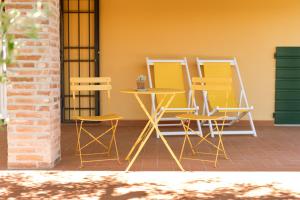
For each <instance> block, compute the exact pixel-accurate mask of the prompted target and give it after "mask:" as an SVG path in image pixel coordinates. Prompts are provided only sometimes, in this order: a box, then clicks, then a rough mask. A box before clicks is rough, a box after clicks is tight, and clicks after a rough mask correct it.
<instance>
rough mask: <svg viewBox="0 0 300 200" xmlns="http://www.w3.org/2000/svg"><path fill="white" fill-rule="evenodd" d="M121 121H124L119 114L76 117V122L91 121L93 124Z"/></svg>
mask: <svg viewBox="0 0 300 200" xmlns="http://www.w3.org/2000/svg"><path fill="white" fill-rule="evenodd" d="M119 119H122V117H121V116H120V115H117V114H107V115H100V116H75V117H74V120H80V121H91V122H99V121H111V120H119Z"/></svg>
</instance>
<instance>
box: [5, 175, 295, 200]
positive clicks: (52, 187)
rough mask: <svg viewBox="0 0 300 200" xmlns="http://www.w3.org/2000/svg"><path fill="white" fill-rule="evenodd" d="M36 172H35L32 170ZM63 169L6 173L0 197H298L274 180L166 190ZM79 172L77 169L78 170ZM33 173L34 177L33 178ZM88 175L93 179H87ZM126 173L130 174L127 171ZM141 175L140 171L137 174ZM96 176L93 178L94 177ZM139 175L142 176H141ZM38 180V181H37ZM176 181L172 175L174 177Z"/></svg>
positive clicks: (198, 182) (188, 185)
mask: <svg viewBox="0 0 300 200" xmlns="http://www.w3.org/2000/svg"><path fill="white" fill-rule="evenodd" d="M34 173H39V172H34ZM64 173H65V172H63V171H62V172H46V173H40V174H39V175H37V176H36V175H34V176H32V175H30V174H29V175H26V172H23V173H20V172H16V173H7V175H2V176H0V196H1V199H2V198H3V199H8V198H16V199H80V198H91V197H93V198H97V199H105V200H106V199H107V200H126V199H174V200H181V199H183V200H184V199H209V200H210V199H262V200H266V199H272V200H273V199H274V200H276V199H299V196H297V195H299V194H295V193H294V192H292V191H289V190H287V189H283V188H280V187H279V186H278V185H276V183H271V184H265V185H255V184H250V183H249V184H238V183H237V184H234V185H229V186H228V187H216V188H215V189H212V190H208V191H204V192H203V191H202V192H201V191H198V190H196V189H193V188H195V187H192V186H195V184H196V185H199V186H201V184H212V185H214V184H217V183H218V182H221V181H220V180H218V179H209V180H206V179H196V180H194V181H188V182H185V183H183V184H182V185H180V190H176V189H174V188H173V189H170V188H169V185H164V184H162V183H160V177H157V181H156V182H151V181H147V179H146V180H145V181H141V182H137V183H135V182H134V183H130V181H128V180H127V179H126V176H125V179H124V177H123V178H121V176H119V175H118V173H114V175H112V174H111V175H107V176H98V175H93V174H90V175H89V176H84V178H83V179H80V181H78V180H77V182H76V181H72V180H71V178H72V176H76V172H72V176H65V177H64ZM78 173H79V172H78ZM35 176H36V177H35ZM43 176H53V177H54V178H53V179H51V181H49V180H46V179H45V180H46V181H40V180H42V179H43ZM56 176H57V177H58V176H60V177H63V178H68V177H69V178H70V180H69V181H70V183H66V182H60V181H56V179H55V177H56ZM91 176H92V177H93V178H91ZM129 176H130V174H129ZM141 176H142V174H141ZM95 178H97V179H95ZM141 178H142V177H141ZM39 181H40V182H39ZM174 181H176V177H174ZM265 189H268V191H270V192H268V194H266V195H257V196H253V197H251V196H250V197H249V193H255V191H260V190H265Z"/></svg>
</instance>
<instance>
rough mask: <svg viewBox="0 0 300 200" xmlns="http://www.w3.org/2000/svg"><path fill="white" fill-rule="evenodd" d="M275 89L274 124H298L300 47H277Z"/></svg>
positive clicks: (299, 111)
mask: <svg viewBox="0 0 300 200" xmlns="http://www.w3.org/2000/svg"><path fill="white" fill-rule="evenodd" d="M275 89H276V94H275V115H274V116H275V124H300V47H277V49H276V86H275Z"/></svg>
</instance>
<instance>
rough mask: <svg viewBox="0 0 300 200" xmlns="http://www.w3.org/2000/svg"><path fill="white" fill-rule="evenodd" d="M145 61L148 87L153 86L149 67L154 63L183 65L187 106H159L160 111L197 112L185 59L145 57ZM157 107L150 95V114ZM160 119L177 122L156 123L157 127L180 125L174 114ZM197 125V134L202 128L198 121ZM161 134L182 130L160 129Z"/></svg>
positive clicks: (170, 134) (197, 108)
mask: <svg viewBox="0 0 300 200" xmlns="http://www.w3.org/2000/svg"><path fill="white" fill-rule="evenodd" d="M146 61H147V72H148V81H149V87H150V88H153V87H155V86H154V85H153V82H152V76H151V67H153V66H154V64H155V63H180V64H181V65H182V66H183V67H185V70H186V76H187V77H186V79H187V83H188V87H189V88H188V98H187V99H188V102H187V105H188V107H187V108H164V107H162V108H161V111H160V112H162V111H164V112H165V113H171V112H177V111H178V112H182V111H187V112H191V111H194V113H195V114H198V110H199V107H198V106H197V105H196V101H195V99H192V94H191V86H192V81H191V76H190V72H189V67H188V63H187V59H186V58H184V59H171V60H168V59H150V58H146ZM156 109H157V105H156V98H155V95H154V94H153V95H151V114H154V113H155V111H156ZM160 121H178V123H168V124H158V126H159V127H174V126H181V123H180V120H179V119H178V118H177V117H176V116H174V117H162V118H161V119H160ZM197 126H198V130H199V134H200V135H202V129H201V124H200V122H199V121H197ZM161 134H162V135H169V136H172V135H184V134H185V132H184V131H161ZM190 134H194V133H193V132H190ZM157 138H159V135H158V134H157Z"/></svg>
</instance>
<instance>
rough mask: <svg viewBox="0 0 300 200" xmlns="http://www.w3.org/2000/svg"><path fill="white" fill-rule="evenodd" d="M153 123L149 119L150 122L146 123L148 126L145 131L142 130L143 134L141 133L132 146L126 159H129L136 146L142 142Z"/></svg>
mask: <svg viewBox="0 0 300 200" xmlns="http://www.w3.org/2000/svg"><path fill="white" fill-rule="evenodd" d="M150 125H151V123H150V121H148V123H147V124H146V126H145V127H144V129H143V131H142V132H141V134H140V135H139V137H138V139H137V140H136V141H135V143H134V145H133V146H132V148H131V149H130V151H129V153H128V155H127V156H126V158H125V160H129V159H130V156H131V154H132V153H133V151H134V150H135V148H136V147H137V145H138V144H140V143H141V141H142V140H143V137H144V136H145V135H147V132H148V128H149V127H150Z"/></svg>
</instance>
